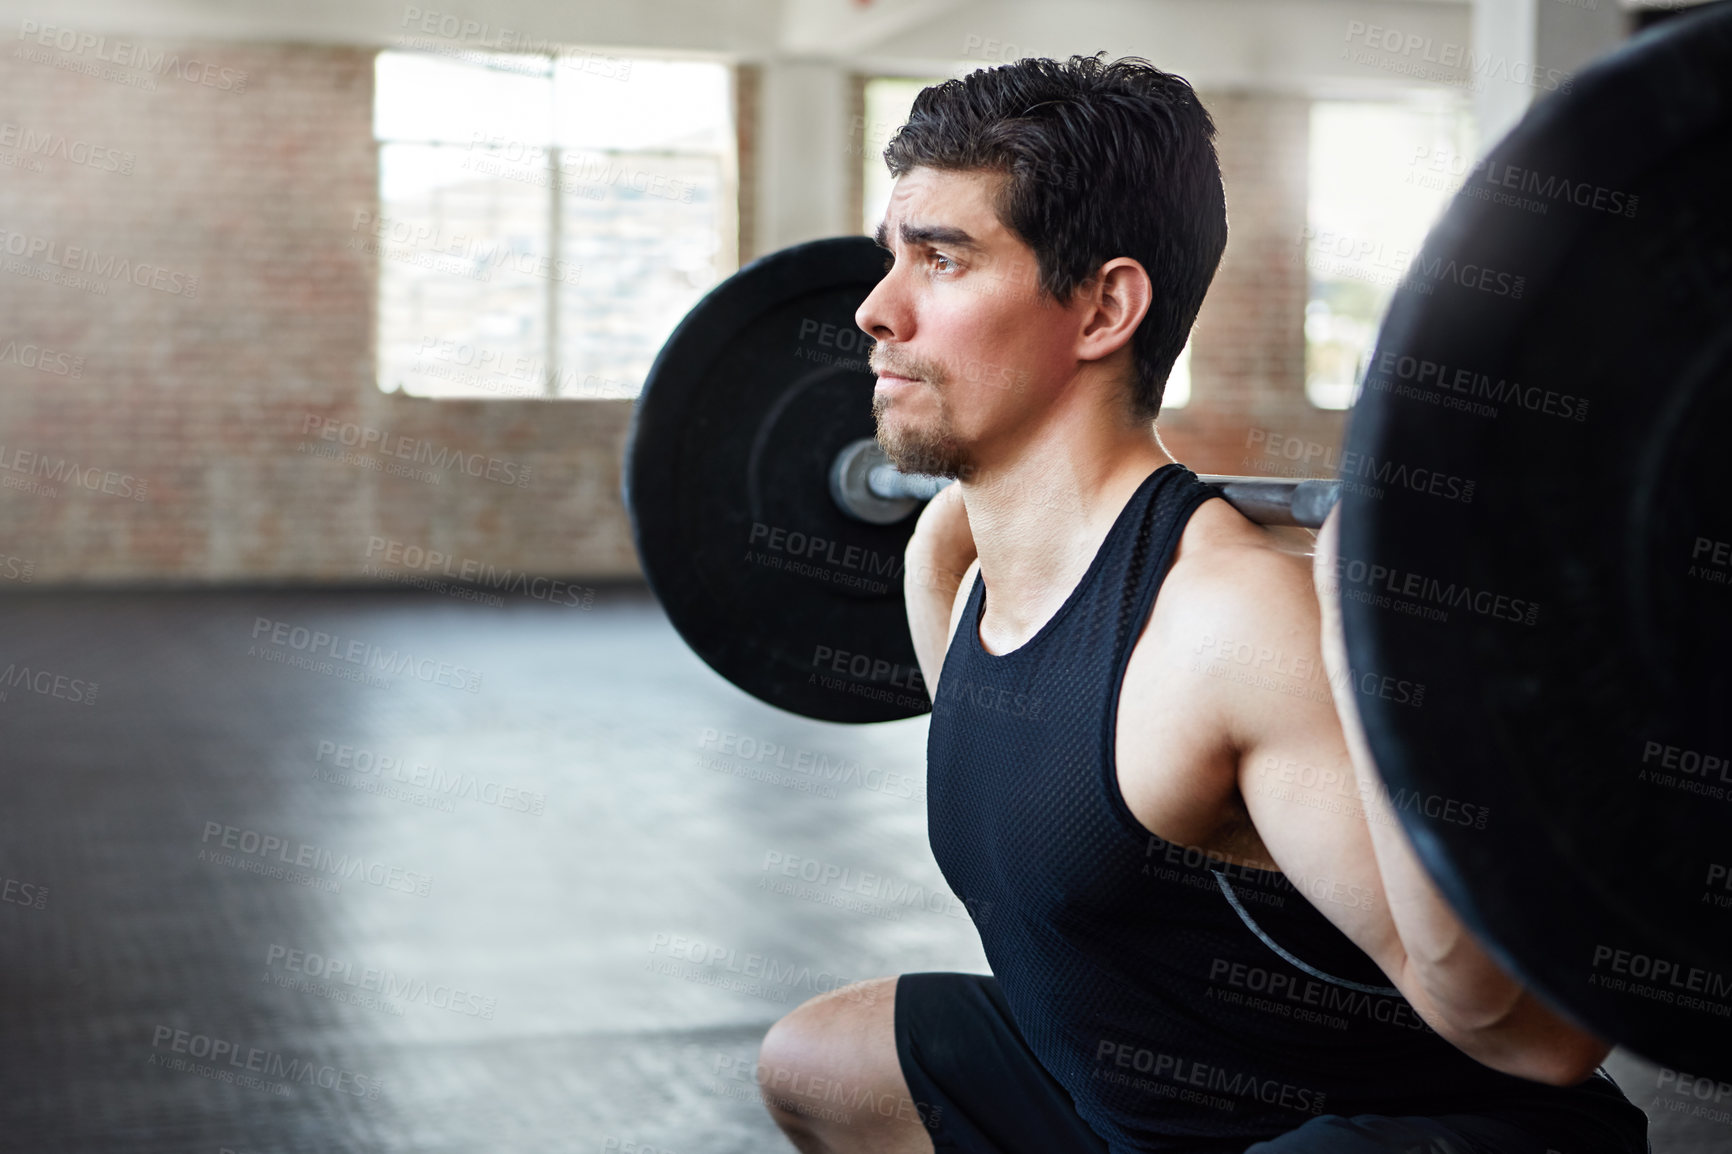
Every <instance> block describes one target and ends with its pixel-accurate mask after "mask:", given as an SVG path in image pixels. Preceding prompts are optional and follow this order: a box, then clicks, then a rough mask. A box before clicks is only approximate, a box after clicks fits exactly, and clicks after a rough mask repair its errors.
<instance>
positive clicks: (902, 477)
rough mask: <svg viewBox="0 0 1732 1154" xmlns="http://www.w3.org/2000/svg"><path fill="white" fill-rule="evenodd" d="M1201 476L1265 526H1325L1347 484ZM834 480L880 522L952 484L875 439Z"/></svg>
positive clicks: (859, 443)
mask: <svg viewBox="0 0 1732 1154" xmlns="http://www.w3.org/2000/svg"><path fill="white" fill-rule="evenodd" d="M1198 480H1200V481H1202V482H1204V483H1205V484H1209V485H1213V486H1215V487H1216V488H1218V489H1219V490H1220V491H1221V496H1222V497H1223V498H1225V499H1226V501H1227V503H1228V504H1229V505H1231V506H1233V507H1234V508H1235V509H1237V510H1239V512H1241V513H1243V514H1244V515H1245V516H1246V517H1248V518H1250V519H1251V520H1252V521H1255V522H1257V523H1258V524H1260V525H1297V526H1301V527H1303V528H1307V529H1317V528H1321V527H1322V525H1323V519H1324V518H1325V517H1327V516H1328V515H1329V510H1330V509H1333V508H1334V507H1335V502H1336V501H1337V500H1339V499H1340V496H1341V483H1340V482H1339V481H1332V480H1327V479H1323V478H1291V477H1239V476H1229V475H1225V474H1214V473H1204V474H1199V475H1198ZM829 481H830V497H831V499H832V500H834V501H835V502H836V505H837V507H838V508H840V509H841V510H842V511H843V512H844V513H846V514H847V515H848V516H850V517H853V518H854V519H855V520H857V521H865V522H867V523H869V524H874V525H889V524H894V523H896V522H897V521H900V520H901V519H902V518H904V517H906V516H908V515H909V514H911V513H913V512H914V510H915V509H916V508H917V507H918V506H919V504H920V502H922V501H930V500H931V499H932V498H933V497H936V496H937V495H938V493H939V490H941V489H943V488H945V487H946V486H947V485H949V484H951V483H952V482H951V479H950V478H948V477H934V476H929V475H927V474H924V473H904V472H902V471H901V470H899V469H898V468H897V467H896V466H895V465H893V464H891V463H890V458H889V456H888V455H886V454H885V452H884V450H883V449H882V448H881V447H880V446H879V444H878V442H877V440H875V439H874V438H872V437H862V438H860V439H859V440H856V441H850V442H849V443H848V444H846V445H844V446H843V447H842V449H841V451H840V452H838V453H837V454H836V460H835V461H834V463H832V464H831V466H830V471H829Z"/></svg>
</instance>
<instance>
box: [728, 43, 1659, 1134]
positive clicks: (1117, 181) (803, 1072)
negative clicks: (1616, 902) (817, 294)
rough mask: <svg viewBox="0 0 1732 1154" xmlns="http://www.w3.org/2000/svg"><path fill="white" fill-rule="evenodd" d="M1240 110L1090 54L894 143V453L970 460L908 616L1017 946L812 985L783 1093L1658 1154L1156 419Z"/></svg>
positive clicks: (973, 850)
mask: <svg viewBox="0 0 1732 1154" xmlns="http://www.w3.org/2000/svg"><path fill="white" fill-rule="evenodd" d="M1213 135H1214V126H1213V124H1212V123H1211V121H1210V119H1209V116H1208V114H1207V112H1206V111H1205V110H1204V109H1203V108H1202V106H1201V105H1200V104H1199V103H1198V101H1197V99H1196V97H1195V95H1194V93H1192V91H1191V89H1190V87H1189V86H1188V85H1187V84H1186V83H1185V82H1184V81H1183V80H1181V79H1179V78H1178V77H1175V76H1171V75H1169V74H1166V73H1163V72H1161V71H1159V70H1157V69H1155V68H1153V67H1151V66H1149V65H1148V64H1147V63H1146V62H1144V61H1140V60H1134V59H1129V60H1120V61H1116V62H1113V63H1106V62H1103V61H1101V60H1099V59H1094V58H1082V57H1074V58H1072V59H1071V60H1070V61H1069V62H1067V63H1058V62H1055V61H1050V60H1023V61H1020V62H1018V63H1016V64H1012V65H1008V66H1006V67H1003V68H998V69H994V70H990V71H980V72H976V73H974V74H973V75H972V76H970V77H968V78H967V79H965V80H952V81H948V82H946V83H944V84H941V85H938V86H936V87H934V88H929V89H927V90H926V91H925V92H923V93H922V94H921V95H920V97H919V99H918V100H917V101H916V103H915V105H914V109H913V113H912V115H911V117H910V119H909V122H908V124H907V125H906V126H904V127H903V129H902V130H901V131H900V132H899V133H898V134H897V136H896V137H895V138H894V139H893V140H892V141H891V143H890V146H889V148H888V149H887V150H886V153H885V155H886V159H887V161H888V162H889V165H890V170H891V173H892V175H893V176H895V177H896V178H897V179H896V184H895V188H894V191H893V193H892V196H891V199H890V203H889V207H888V210H887V212H886V214H885V218H884V222H883V225H882V226H881V228H880V230H879V242H880V243H881V244H882V245H883V246H884V247H885V248H886V249H887V250H888V252H889V254H890V259H889V263H888V271H887V273H886V276H885V278H884V280H883V281H882V282H881V283H880V284H879V285H878V287H877V288H876V289H875V290H874V291H873V293H872V294H871V296H870V297H868V298H867V300H866V301H865V303H864V304H863V305H861V307H860V310H859V313H858V315H857V318H856V319H857V321H858V323H859V325H860V327H861V328H862V329H864V330H865V331H866V332H867V333H869V334H870V335H871V336H873V337H874V338H876V341H877V344H876V346H875V348H874V351H873V357H872V360H873V367H874V369H875V370H876V372H877V373H878V386H877V390H876V393H875V396H874V401H873V405H874V410H875V412H876V414H877V417H878V435H879V440H880V441H881V442H882V444H883V445H884V447H885V449H886V451H887V452H888V453H889V454H890V455H891V457H892V459H893V460H895V461H896V462H897V463H898V464H899V465H900V466H901V467H903V468H911V469H918V470H919V471H922V472H936V473H941V474H944V475H948V476H953V477H957V478H958V479H959V481H958V483H957V484H956V485H954V486H952V487H950V488H949V489H947V490H945V491H944V492H943V493H941V494H940V495H939V497H938V498H937V499H935V500H934V501H933V502H932V503H931V504H930V505H929V506H928V508H927V509H926V510H925V512H924V513H923V514H922V515H921V518H920V522H919V525H918V527H917V529H916V532H915V534H914V537H913V539H912V540H911V541H910V543H909V547H908V556H907V562H908V572H909V574H910V575H911V576H910V580H909V583H908V618H909V625H910V628H911V629H912V631H913V635H914V642H915V649H916V652H917V653H918V655H919V658H920V663H921V668H922V671H923V673H924V674H925V677H926V683H927V685H928V686H929V687H932V690H933V694H934V698H933V703H934V704H933V715H932V720H931V729H930V733H929V738H928V760H929V781H928V796H929V822H930V837H931V842H932V847H933V852H934V854H935V856H936V858H937V860H938V864H939V866H940V867H941V868H942V869H943V871H944V874H945V877H946V879H947V880H948V881H949V883H950V885H951V888H952V889H954V890H955V891H956V893H957V894H958V895H959V896H960V897H962V898H963V899H965V900H966V901H967V903H968V905H969V908H970V910H971V911H972V912H973V914H974V918H975V923H976V929H977V930H978V931H979V933H980V937H981V942H982V945H983V946H984V948H985V951H986V955H987V959H988V961H989V962H990V963H991V966H992V971H993V973H992V976H991V977H987V976H984V975H972V974H930V973H929V974H904V975H902V976H901V977H900V978H886V979H880V980H878V981H876V982H869V983H863V984H862V985H861V986H858V987H852V988H850V989H849V990H847V991H842V992H840V993H842V994H845V995H848V996H837V995H836V994H832V995H830V996H827V997H822V998H818V999H814V1000H812V1001H810V1002H808V1003H806V1004H805V1005H802V1006H801V1007H799V1008H798V1009H796V1010H795V1011H794V1012H793V1013H791V1014H789V1015H788V1016H787V1017H785V1018H783V1019H782V1020H781V1021H780V1022H778V1023H777V1024H776V1025H775V1026H774V1027H773V1028H772V1029H771V1030H770V1032H769V1033H768V1035H767V1036H766V1037H765V1040H764V1045H763V1049H762V1053H761V1055H760V1070H761V1076H762V1077H763V1080H764V1083H765V1087H766V1100H767V1101H768V1103H769V1105H770V1108H771V1111H772V1114H773V1116H774V1117H775V1119H776V1121H777V1122H778V1124H779V1125H780V1126H781V1127H782V1129H783V1130H784V1131H785V1132H786V1133H787V1134H788V1136H789V1137H790V1138H791V1139H792V1141H793V1142H794V1144H795V1145H796V1146H797V1147H798V1148H799V1149H801V1150H802V1151H807V1152H817V1151H824V1152H833V1154H840V1152H843V1151H876V1152H898V1154H900V1152H904V1151H906V1152H915V1151H929V1150H934V1149H957V1150H964V1151H1002V1152H1005V1154H1024V1152H1026V1154H1068V1152H1070V1151H1111V1152H1112V1154H1121V1152H1129V1151H1156V1150H1185V1151H1204V1150H1207V1151H1216V1150H1220V1151H1227V1150H1233V1151H1240V1150H1246V1149H1250V1150H1252V1151H1257V1152H1259V1154H1276V1152H1282V1154H1290V1152H1293V1151H1324V1150H1326V1151H1338V1152H1343V1154H1352V1152H1357V1151H1404V1152H1412V1154H1419V1152H1425V1154H1432V1152H1438V1154H1443V1152H1446V1151H1462V1152H1467V1151H1475V1152H1484V1151H1522V1152H1531V1154H1543V1152H1545V1151H1547V1150H1556V1151H1565V1152H1568V1154H1587V1152H1590V1151H1593V1152H1599V1151H1640V1150H1643V1149H1645V1147H1646V1144H1645V1138H1644V1132H1645V1121H1644V1119H1643V1118H1642V1116H1641V1114H1640V1112H1639V1111H1637V1110H1636V1109H1635V1108H1634V1107H1633V1106H1631V1105H1630V1104H1629V1103H1628V1102H1627V1101H1626V1100H1625V1099H1624V1098H1623V1096H1622V1095H1621V1094H1620V1093H1619V1091H1618V1090H1617V1088H1616V1086H1615V1085H1613V1084H1612V1082H1611V1080H1610V1079H1609V1078H1608V1077H1606V1076H1605V1075H1604V1074H1603V1073H1599V1072H1597V1069H1596V1068H1597V1066H1598V1065H1599V1062H1600V1061H1601V1059H1603V1058H1604V1057H1605V1055H1606V1053H1607V1047H1606V1045H1605V1044H1604V1043H1603V1042H1601V1041H1600V1040H1599V1039H1597V1038H1594V1037H1593V1036H1591V1035H1589V1034H1587V1033H1585V1032H1583V1031H1582V1030H1581V1029H1580V1028H1578V1027H1577V1026H1575V1025H1574V1024H1573V1023H1572V1022H1570V1021H1569V1020H1568V1019H1566V1018H1564V1017H1563V1016H1561V1015H1560V1014H1559V1013H1557V1012H1556V1011H1554V1010H1553V1009H1551V1008H1550V1007H1548V1006H1547V1005H1545V1004H1544V1003H1542V1002H1541V1001H1540V1000H1539V999H1538V998H1536V997H1535V996H1534V995H1533V994H1532V993H1531V992H1530V991H1528V990H1525V989H1524V988H1522V987H1521V986H1520V985H1519V984H1517V983H1516V982H1515V981H1514V980H1513V979H1512V978H1510V977H1509V976H1508V975H1507V974H1506V973H1505V972H1504V971H1503V970H1501V969H1500V968H1499V967H1498V966H1497V965H1496V964H1495V963H1494V962H1493V960H1492V959H1491V958H1490V957H1489V956H1488V955H1487V954H1486V952H1485V951H1484V949H1483V948H1481V947H1480V945H1479V944H1478V943H1477V942H1476V941H1475V940H1474V939H1473V938H1472V937H1471V936H1470V935H1469V934H1468V932H1467V931H1466V930H1465V929H1464V928H1463V927H1462V925H1461V923H1460V922H1459V921H1458V920H1457V919H1456V917H1455V916H1454V914H1453V913H1452V912H1451V911H1450V909H1449V907H1448V906H1447V905H1446V904H1445V903H1444V902H1443V900H1442V898H1441V897H1440V895H1439V894H1438V893H1437V891H1436V890H1435V888H1434V887H1433V886H1432V885H1431V884H1430V882H1429V881H1428V879H1427V877H1426V875H1425V873H1424V871H1423V869H1422V868H1421V867H1420V865H1419V864H1418V862H1417V860H1416V859H1415V857H1414V855H1413V852H1412V850H1411V848H1410V847H1409V845H1408V844H1407V842H1406V840H1405V836H1404V835H1403V834H1402V832H1401V831H1400V829H1399V827H1398V825H1397V824H1396V823H1395V820H1394V817H1393V814H1392V812H1391V811H1390V809H1389V808H1388V805H1387V802H1386V800H1384V799H1382V798H1380V797H1379V796H1378V794H1377V792H1376V790H1375V789H1374V788H1370V787H1369V783H1371V782H1373V781H1374V780H1375V779H1374V778H1373V776H1372V771H1371V769H1370V767H1369V765H1368V763H1367V762H1366V761H1365V755H1364V750H1363V747H1362V745H1361V744H1360V743H1359V742H1358V741H1357V735H1355V736H1356V740H1355V742H1354V745H1355V747H1356V748H1355V752H1356V753H1357V754H1358V756H1357V757H1355V756H1353V754H1350V751H1349V742H1348V741H1347V740H1346V739H1345V738H1344V736H1343V732H1344V731H1343V724H1342V718H1346V719H1347V720H1348V721H1349V722H1350V723H1353V724H1350V725H1349V727H1348V732H1353V731H1354V729H1355V727H1356V716H1355V714H1354V712H1353V703H1352V700H1351V698H1352V695H1353V690H1352V689H1351V685H1352V684H1353V682H1352V681H1351V680H1349V679H1347V678H1344V677H1343V676H1342V674H1343V672H1344V667H1343V662H1342V658H1341V654H1340V652H1339V650H1338V649H1337V648H1335V647H1333V646H1331V653H1330V654H1329V655H1328V656H1329V659H1330V664H1329V665H1328V666H1327V668H1328V671H1329V672H1328V675H1325V673H1324V669H1325V665H1324V664H1323V657H1324V655H1323V654H1322V653H1321V652H1320V650H1321V640H1322V637H1323V631H1322V628H1321V625H1320V611H1319V598H1318V596H1317V592H1316V591H1315V590H1314V589H1313V585H1312V577H1311V570H1310V567H1309V566H1308V565H1307V563H1306V561H1305V560H1304V559H1303V558H1302V557H1300V556H1297V555H1294V554H1293V553H1291V552H1288V551H1284V550H1283V549H1281V548H1279V547H1278V546H1277V544H1276V543H1275V539H1274V538H1273V537H1272V536H1271V534H1270V533H1269V531H1267V530H1264V529H1262V528H1260V527H1258V526H1256V525H1254V524H1252V523H1251V522H1249V521H1247V520H1246V519H1245V518H1244V517H1242V516H1241V515H1240V514H1239V513H1238V512H1237V511H1235V510H1234V509H1233V508H1232V507H1231V506H1229V505H1227V504H1226V503H1225V502H1224V501H1220V500H1214V499H1211V491H1210V490H1208V489H1207V488H1206V487H1204V486H1203V485H1202V484H1201V483H1200V482H1199V481H1198V480H1197V479H1196V477H1195V475H1194V474H1192V473H1191V472H1190V471H1189V470H1187V469H1185V468H1184V467H1183V466H1181V465H1179V464H1177V463H1175V462H1174V461H1173V459H1172V458H1171V457H1170V456H1168V454H1167V453H1166V451H1165V449H1164V448H1163V447H1162V445H1161V443H1160V441H1159V439H1158V438H1157V436H1156V435H1155V433H1154V429H1153V424H1152V421H1153V418H1154V416H1155V414H1156V412H1157V411H1158V410H1159V407H1160V401H1161V392H1162V389H1163V387H1164V384H1165V380H1166V377H1167V374H1168V372H1169V371H1170V369H1171V367H1172V364H1173V361H1174V359H1175V357H1176V356H1177V355H1178V353H1179V351H1180V349H1181V347H1182V346H1183V344H1184V341H1185V339H1186V335H1187V333H1188V332H1189V331H1190V328H1191V326H1192V323H1193V322H1194V320H1195V318H1196V315H1197V310H1198V308H1199V306H1200V305H1201V302H1202V299H1203V294H1204V292H1205V291H1206V290H1207V287H1208V284H1209V281H1210V280H1211V278H1212V277H1213V275H1214V271H1215V267H1216V265H1217V264H1218V262H1219V260H1220V256H1221V252H1222V250H1223V248H1224V247H1225V244H1226V219H1225V209H1224V202H1223V196H1222V190H1221V180H1220V173H1219V168H1218V165H1217V162H1216V158H1215V154H1214V148H1213V145H1212V143H1211V141H1212V138H1213ZM982 367H984V368H982ZM1001 368H1002V369H1007V370H1012V371H998V370H999V369H1001ZM1007 382H1009V384H1008V385H1007ZM1054 494H1057V495H1058V497H1057V499H1054ZM1329 539H1330V534H1329V533H1328V531H1326V532H1325V537H1324V546H1325V548H1326V547H1327V543H1328V541H1329ZM1325 560H1326V558H1325ZM1323 573H1324V575H1325V576H1326V575H1327V565H1325V566H1324V568H1323ZM946 575H949V576H948V577H946ZM1157 594H1158V596H1157ZM1323 600H1324V603H1325V604H1328V603H1329V599H1328V598H1327V596H1325V598H1324V599H1323ZM1239 653H1247V654H1257V655H1260V658H1259V660H1258V662H1257V669H1256V670H1255V672H1256V674H1257V675H1255V676H1247V675H1245V674H1249V673H1251V672H1252V670H1251V669H1250V668H1248V667H1243V668H1242V667H1241V666H1240V665H1238V664H1236V658H1235V656H1234V655H1235V654H1239ZM1332 687H1333V688H1334V689H1335V692H1333V693H1332V692H1331V688H1332ZM1337 704H1339V708H1340V715H1339V716H1338V713H1337ZM1469 800H1471V799H1469ZM1277 871H1278V872H1277ZM793 1084H799V1085H804V1086H807V1087H811V1086H820V1085H821V1086H826V1087H832V1088H834V1089H835V1090H836V1093H835V1094H833V1095H830V1100H831V1102H832V1103H834V1102H842V1103H852V1104H854V1106H855V1108H854V1109H851V1110H838V1109H834V1108H829V1109H814V1108H810V1107H811V1106H812V1102H811V1101H810V1100H806V1099H802V1098H801V1097H798V1096H791V1095H788V1094H785V1093H778V1092H777V1090H776V1088H777V1087H778V1086H787V1085H793ZM886 1103H893V1104H894V1105H895V1108H894V1109H888V1108H886V1107H885V1104H886Z"/></svg>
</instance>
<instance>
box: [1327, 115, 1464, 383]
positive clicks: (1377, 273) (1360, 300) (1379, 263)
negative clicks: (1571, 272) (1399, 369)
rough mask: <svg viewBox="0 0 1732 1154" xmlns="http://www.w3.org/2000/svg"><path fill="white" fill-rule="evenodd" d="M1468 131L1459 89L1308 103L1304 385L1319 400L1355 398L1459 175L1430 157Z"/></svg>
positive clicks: (1460, 149)
mask: <svg viewBox="0 0 1732 1154" xmlns="http://www.w3.org/2000/svg"><path fill="white" fill-rule="evenodd" d="M1469 133H1470V121H1469V118H1468V115H1467V110H1466V108H1465V106H1464V105H1463V103H1462V102H1461V101H1459V100H1458V99H1439V100H1424V101H1420V100H1415V101H1413V102H1405V103H1366V102H1358V101H1354V102H1328V101H1320V102H1318V103H1316V104H1314V105H1312V107H1311V148H1310V166H1309V167H1310V182H1311V184H1310V187H1311V196H1310V202H1309V204H1308V206H1307V213H1306V216H1307V222H1308V224H1309V226H1310V239H1309V241H1308V242H1307V244H1306V254H1305V259H1306V269H1307V274H1308V275H1307V281H1308V288H1309V291H1308V294H1307V300H1306V305H1305V394H1306V396H1307V397H1309V398H1310V399H1311V403H1312V404H1314V405H1317V406H1318V407H1319V408H1325V409H1345V408H1347V407H1348V406H1349V405H1350V404H1352V402H1353V398H1354V393H1355V390H1356V389H1357V387H1358V384H1359V381H1360V380H1361V378H1362V376H1363V367H1364V363H1365V360H1366V358H1368V357H1369V356H1370V355H1371V348H1372V345H1373V343H1374V342H1375V340H1376V336H1377V326H1378V324H1379V322H1380V321H1381V320H1382V317H1383V313H1384V311H1385V310H1386V309H1387V308H1388V307H1389V302H1390V300H1391V299H1392V298H1393V296H1394V294H1395V286H1396V285H1397V284H1399V283H1400V281H1401V278H1402V276H1403V275H1404V274H1405V273H1406V270H1407V265H1408V263H1409V262H1410V261H1411V260H1412V258H1413V257H1414V256H1415V255H1416V254H1417V253H1418V252H1419V247H1420V245H1421V243H1422V242H1423V241H1424V239H1425V234H1426V232H1427V230H1429V228H1430V227H1431V225H1432V223H1433V222H1434V221H1435V220H1436V218H1437V216H1438V214H1439V213H1440V212H1442V210H1443V209H1444V207H1445V206H1446V205H1447V204H1448V202H1449V198H1450V196H1452V195H1453V194H1454V192H1455V189H1456V187H1457V186H1458V185H1459V179H1458V180H1454V181H1449V182H1445V181H1441V180H1438V179H1437V178H1436V174H1435V173H1434V172H1433V171H1432V166H1431V165H1430V164H1429V163H1427V161H1428V160H1429V159H1434V158H1436V157H1438V156H1456V157H1460V156H1463V155H1466V154H1467V152H1468V150H1469V148H1470V145H1469ZM1457 167H1462V166H1457Z"/></svg>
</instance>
